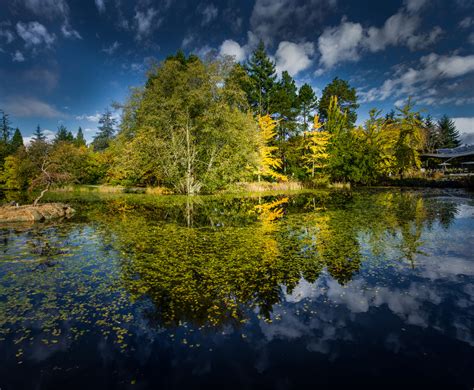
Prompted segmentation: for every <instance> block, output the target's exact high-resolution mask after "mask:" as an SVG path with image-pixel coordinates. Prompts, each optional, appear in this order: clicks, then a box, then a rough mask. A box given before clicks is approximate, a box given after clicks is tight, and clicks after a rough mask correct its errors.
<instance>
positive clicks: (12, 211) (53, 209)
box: [0, 203, 75, 223]
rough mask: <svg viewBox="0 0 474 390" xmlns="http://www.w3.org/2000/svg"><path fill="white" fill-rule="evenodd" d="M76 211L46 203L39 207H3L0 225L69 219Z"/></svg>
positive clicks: (60, 205) (68, 207)
mask: <svg viewBox="0 0 474 390" xmlns="http://www.w3.org/2000/svg"><path fill="white" fill-rule="evenodd" d="M74 212H75V210H74V209H73V208H71V207H70V206H68V205H66V204H63V203H44V204H40V205H38V206H36V207H35V206H33V205H26V206H18V207H17V206H2V207H0V223H2V222H40V221H48V220H51V219H57V218H67V217H70V216H72V214H74Z"/></svg>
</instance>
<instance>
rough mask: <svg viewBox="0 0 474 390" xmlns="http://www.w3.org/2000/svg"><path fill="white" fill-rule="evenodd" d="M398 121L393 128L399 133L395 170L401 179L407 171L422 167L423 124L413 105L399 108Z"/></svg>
mask: <svg viewBox="0 0 474 390" xmlns="http://www.w3.org/2000/svg"><path fill="white" fill-rule="evenodd" d="M397 110H398V114H397V117H396V118H397V121H396V122H395V123H394V124H392V125H391V126H392V127H394V128H395V129H396V131H397V132H398V138H397V140H396V143H395V146H394V157H395V169H396V171H397V173H398V174H399V175H400V177H403V175H404V174H405V172H406V171H408V170H410V169H412V168H419V167H420V166H421V162H420V156H419V151H420V150H422V149H423V145H424V138H423V124H422V122H421V119H420V115H419V113H417V112H415V111H413V103H412V102H411V100H410V99H408V101H407V103H406V104H405V105H404V106H403V107H401V108H398V109H397Z"/></svg>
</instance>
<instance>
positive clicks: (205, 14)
mask: <svg viewBox="0 0 474 390" xmlns="http://www.w3.org/2000/svg"><path fill="white" fill-rule="evenodd" d="M199 12H200V13H201V14H202V22H201V25H202V26H205V25H207V24H209V23H211V22H212V21H213V20H214V19H216V18H217V15H218V14H219V10H218V9H217V8H216V6H215V5H214V4H207V5H206V6H204V7H200V10H199Z"/></svg>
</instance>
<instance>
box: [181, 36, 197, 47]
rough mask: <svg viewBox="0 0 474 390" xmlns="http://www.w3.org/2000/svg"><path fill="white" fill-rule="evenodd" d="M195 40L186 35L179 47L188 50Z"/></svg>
mask: <svg viewBox="0 0 474 390" xmlns="http://www.w3.org/2000/svg"><path fill="white" fill-rule="evenodd" d="M195 40H196V37H195V36H194V35H192V34H188V35H186V36H185V37H184V38H183V42H181V47H184V48H188V47H190V46H191V45H192V43H193V42H194V41H195Z"/></svg>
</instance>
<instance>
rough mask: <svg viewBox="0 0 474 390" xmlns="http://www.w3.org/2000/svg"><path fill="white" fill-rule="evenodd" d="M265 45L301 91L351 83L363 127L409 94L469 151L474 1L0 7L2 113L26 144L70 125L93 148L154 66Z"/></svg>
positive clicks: (24, 1) (68, 0)
mask: <svg viewBox="0 0 474 390" xmlns="http://www.w3.org/2000/svg"><path fill="white" fill-rule="evenodd" d="M260 39H262V40H263V41H264V42H265V43H266V45H267V47H268V51H269V53H270V55H271V56H272V58H273V59H274V60H275V61H276V65H277V70H278V71H279V72H281V71H283V70H287V71H289V73H290V74H292V75H293V77H294V78H295V79H296V81H297V83H298V84H299V85H301V84H302V83H304V82H307V83H310V84H311V85H312V86H313V87H314V88H315V89H316V90H317V91H318V93H320V91H321V90H322V89H323V88H324V86H325V85H326V84H327V83H328V82H329V81H331V79H332V78H333V77H335V76H339V77H340V78H344V79H346V80H348V81H349V82H350V84H351V85H352V86H354V87H356V88H357V91H358V96H359V100H360V103H361V107H360V109H359V112H358V114H359V120H358V122H362V121H363V120H364V119H365V118H367V112H368V110H369V109H370V108H373V107H377V108H380V109H383V110H385V111H388V110H390V109H391V108H392V107H394V106H395V105H399V104H401V103H402V102H403V101H404V99H406V97H407V96H412V98H413V99H414V100H415V102H417V107H418V108H419V109H422V110H424V112H425V113H426V114H427V113H430V114H431V115H432V116H434V117H435V118H436V117H439V116H441V115H442V114H448V115H449V116H451V117H453V118H455V121H456V124H457V126H458V128H459V130H460V131H461V133H464V135H463V138H464V140H465V141H466V142H470V143H474V92H473V91H474V0H451V1H448V0H385V1H380V0H370V1H369V0H361V1H357V2H356V1H349V0H345V1H344V0H306V1H303V0H252V1H250V0H249V1H237V0H220V1H210V0H202V1H185V0H176V1H174V0H163V1H152V0H137V1H131V0H80V1H79V0H0V108H1V109H3V110H5V111H6V112H8V113H9V114H10V117H11V119H12V122H13V125H14V126H18V127H19V128H20V129H21V131H22V133H23V135H24V136H25V137H28V136H30V135H31V134H32V132H33V131H34V128H35V127H36V125H37V124H40V125H41V127H42V128H44V129H46V130H48V133H49V134H51V135H52V134H54V133H55V132H56V129H57V127H58V125H59V124H64V125H66V126H67V127H68V128H69V129H70V130H72V131H73V132H76V131H77V128H78V127H79V126H81V127H82V128H83V129H86V132H85V134H86V137H87V138H88V139H89V140H90V139H91V138H92V137H93V135H94V132H95V131H96V128H97V119H98V114H100V113H101V112H103V111H104V109H105V108H106V107H107V106H109V105H110V104H111V103H113V102H123V101H124V99H126V97H127V96H128V94H129V90H130V88H131V87H134V86H140V85H142V84H143V82H144V79H145V72H146V69H147V66H148V65H149V64H150V63H151V62H153V61H159V60H161V59H163V58H164V57H166V56H167V55H169V54H171V53H174V52H176V51H177V50H178V49H179V48H182V49H183V50H185V52H188V53H190V52H194V53H197V54H200V55H204V54H206V52H209V51H214V52H215V53H218V54H221V55H233V56H235V58H236V60H238V61H245V59H246V58H247V57H248V55H249V53H251V51H252V50H253V48H254V47H255V45H256V44H257V43H258V41H259V40H260ZM117 115H118V113H117Z"/></svg>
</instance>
